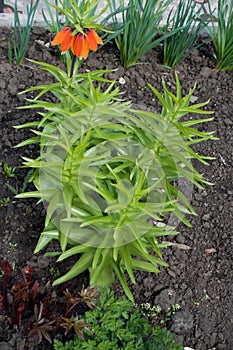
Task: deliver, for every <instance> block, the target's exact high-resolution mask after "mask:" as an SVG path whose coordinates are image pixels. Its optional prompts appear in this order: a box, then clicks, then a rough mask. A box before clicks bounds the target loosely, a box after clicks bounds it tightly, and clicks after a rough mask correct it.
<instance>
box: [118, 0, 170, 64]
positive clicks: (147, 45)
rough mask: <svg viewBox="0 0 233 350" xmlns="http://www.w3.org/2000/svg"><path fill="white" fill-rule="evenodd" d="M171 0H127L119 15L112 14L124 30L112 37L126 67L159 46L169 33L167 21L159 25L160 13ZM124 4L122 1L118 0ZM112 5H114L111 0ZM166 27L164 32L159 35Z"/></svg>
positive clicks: (161, 13)
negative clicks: (119, 16) (120, 22)
mask: <svg viewBox="0 0 233 350" xmlns="http://www.w3.org/2000/svg"><path fill="white" fill-rule="evenodd" d="M171 1H172V0H162V1H158V0H147V1H142V0H129V3H128V7H127V8H126V10H125V11H123V12H122V18H121V20H119V19H118V18H115V22H117V21H122V22H123V23H124V30H123V34H122V35H119V36H118V37H116V39H115V41H116V44H117V47H118V49H119V51H120V59H121V63H122V65H123V66H124V68H125V69H128V68H129V67H131V66H133V65H135V64H136V63H137V61H138V59H139V58H140V57H141V56H142V55H144V54H146V53H147V52H148V51H150V50H151V49H152V48H154V47H156V46H158V45H159V44H160V43H161V42H162V41H164V39H166V38H167V37H168V36H170V35H171V34H172V32H168V30H166V29H167V28H168V25H169V23H167V24H166V25H164V26H163V25H161V19H162V16H163V14H164V12H165V10H166V9H167V7H168V5H169V4H170V3H171ZM120 4H121V5H122V6H123V5H124V1H123V0H120ZM111 8H112V10H113V11H114V10H115V9H116V8H117V4H116V1H115V0H113V1H112V3H111ZM164 30H166V34H165V35H162V33H163V31H164Z"/></svg>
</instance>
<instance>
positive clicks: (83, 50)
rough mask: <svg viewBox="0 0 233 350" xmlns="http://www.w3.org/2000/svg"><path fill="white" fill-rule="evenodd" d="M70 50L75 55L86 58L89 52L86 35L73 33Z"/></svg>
mask: <svg viewBox="0 0 233 350" xmlns="http://www.w3.org/2000/svg"><path fill="white" fill-rule="evenodd" d="M71 50H72V52H73V54H74V55H75V56H77V57H83V58H87V56H88V54H89V46H88V41H87V36H86V35H83V34H80V33H78V34H76V35H74V40H73V41H72V45H71Z"/></svg>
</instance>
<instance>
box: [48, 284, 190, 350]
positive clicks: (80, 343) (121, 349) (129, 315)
mask: <svg viewBox="0 0 233 350" xmlns="http://www.w3.org/2000/svg"><path fill="white" fill-rule="evenodd" d="M85 321H86V323H88V324H89V330H88V331H84V334H85V339H81V338H80V337H78V336H76V337H75V339H74V340H70V341H67V342H66V343H62V342H61V341H59V340H56V339H55V340H54V350H82V349H83V350H84V349H86V350H93V349H95V350H103V349H104V350H182V349H183V346H182V345H181V344H174V341H173V336H172V333H171V332H170V331H168V330H167V329H166V328H161V327H156V328H154V327H152V326H151V325H150V324H149V323H148V321H147V320H146V319H144V318H142V315H141V313H140V311H139V309H135V308H134V305H133V303H132V302H131V301H129V300H126V299H125V298H124V297H120V298H116V297H115V296H114V294H113V292H111V291H110V290H109V289H105V290H102V291H101V295H100V297H99V300H98V303H97V304H96V308H94V309H93V310H90V311H87V312H86V313H85Z"/></svg>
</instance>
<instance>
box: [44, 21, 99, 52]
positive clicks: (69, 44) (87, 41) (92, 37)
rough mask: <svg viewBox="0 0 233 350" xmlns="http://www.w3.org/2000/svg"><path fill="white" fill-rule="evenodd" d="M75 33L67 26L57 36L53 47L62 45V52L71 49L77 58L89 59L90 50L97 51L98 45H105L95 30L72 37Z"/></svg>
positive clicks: (89, 29)
mask: <svg viewBox="0 0 233 350" xmlns="http://www.w3.org/2000/svg"><path fill="white" fill-rule="evenodd" d="M73 31H74V28H72V27H70V26H65V27H64V28H63V29H62V30H61V31H60V32H59V33H57V34H56V35H55V37H54V39H53V41H52V43H51V45H53V46H54V45H61V51H62V52H66V51H67V50H69V48H71V50H72V52H73V54H74V55H75V56H77V57H82V58H87V56H88V54H89V50H92V51H96V50H97V47H98V45H101V44H103V41H102V39H101V38H100V37H99V36H98V34H96V32H95V30H94V29H93V28H87V29H85V30H84V33H85V34H82V33H77V34H75V35H72V33H73Z"/></svg>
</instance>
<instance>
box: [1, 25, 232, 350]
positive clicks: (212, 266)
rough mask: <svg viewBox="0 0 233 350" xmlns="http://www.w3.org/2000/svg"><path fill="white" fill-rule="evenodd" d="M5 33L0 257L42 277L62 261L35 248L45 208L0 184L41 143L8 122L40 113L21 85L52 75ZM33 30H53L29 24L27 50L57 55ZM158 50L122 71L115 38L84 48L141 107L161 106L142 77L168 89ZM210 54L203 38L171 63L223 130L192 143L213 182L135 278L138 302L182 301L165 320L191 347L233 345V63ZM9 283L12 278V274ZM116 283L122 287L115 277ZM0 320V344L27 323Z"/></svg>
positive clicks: (6, 344)
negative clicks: (152, 268) (222, 64)
mask: <svg viewBox="0 0 233 350" xmlns="http://www.w3.org/2000/svg"><path fill="white" fill-rule="evenodd" d="M6 35H7V30H5V29H4V28H0V62H1V63H0V77H1V78H0V104H1V110H0V121H1V137H0V154H1V157H0V162H7V163H8V164H9V165H10V166H12V167H13V166H15V167H17V169H16V176H15V177H13V178H6V176H5V175H4V174H2V173H0V189H1V194H0V200H1V203H2V205H1V206H0V222H1V224H0V234H1V236H0V243H1V250H0V263H1V262H2V261H3V259H7V260H8V261H9V262H11V263H14V264H15V272H14V274H13V276H14V277H16V276H17V274H18V273H19V271H20V269H21V268H22V267H24V266H25V264H27V263H29V264H31V265H32V266H33V267H34V269H35V275H36V278H37V279H38V280H39V281H40V283H46V282H47V281H48V280H53V276H51V267H53V268H54V267H55V268H61V267H60V266H59V265H56V264H55V260H54V259H52V258H50V259H48V258H47V259H44V258H43V255H42V254H37V255H33V250H34V248H35V245H36V242H37V239H38V237H39V233H40V232H41V231H42V229H43V222H44V214H45V211H44V208H43V206H42V205H36V200H35V201H33V200H15V199H14V196H13V194H12V193H11V191H10V190H9V189H8V188H7V187H6V185H5V184H6V182H7V181H8V182H10V183H11V184H12V185H13V186H16V185H18V186H19V187H20V186H21V185H22V182H23V179H24V177H25V174H26V171H25V170H24V169H20V168H19V167H20V164H21V156H22V155H24V156H28V157H35V155H36V153H37V147H34V146H30V147H25V148H23V149H13V148H12V146H15V145H16V144H17V143H18V142H20V141H21V140H24V139H25V138H27V137H28V132H26V134H25V131H23V130H16V129H13V127H12V126H14V125H18V124H22V123H24V122H26V121H30V120H33V119H34V118H35V115H36V113H35V111H20V110H16V109H15V108H16V107H17V106H19V105H23V104H25V101H24V96H17V93H18V92H19V91H21V90H23V89H25V88H27V87H30V86H33V85H38V84H42V83H43V84H46V83H49V82H52V79H51V77H50V76H49V75H48V74H47V73H45V72H42V71H38V70H37V69H35V68H36V67H35V65H33V64H32V63H30V62H27V61H24V64H23V65H21V66H15V65H10V64H9V63H8V60H7V39H6ZM38 39H39V40H43V41H44V42H45V43H46V42H49V41H50V36H49V34H48V32H46V31H45V30H43V29H39V28H35V29H34V34H33V37H32V41H31V43H30V45H29V52H28V57H30V58H33V59H37V60H41V61H46V62H49V63H54V64H58V63H59V60H58V57H57V51H56V50H55V49H53V48H46V47H44V46H43V45H41V43H40V42H38V41H37V40H38ZM160 58H161V52H159V50H153V51H152V52H150V53H149V54H148V55H146V56H145V57H143V58H142V61H144V62H147V63H148V64H146V65H137V66H136V67H134V68H131V69H129V70H128V71H124V69H123V68H122V67H121V65H120V63H119V55H118V52H117V51H116V49H115V48H114V46H107V47H106V48H105V47H104V48H102V49H100V50H99V51H98V52H97V53H96V54H95V55H92V56H91V57H89V59H88V60H87V62H86V63H85V64H84V66H83V69H91V70H95V69H106V68H107V69H111V68H114V69H115V68H119V69H118V70H117V71H116V72H115V73H110V74H108V77H110V78H114V79H117V80H119V78H123V79H124V81H125V84H123V85H121V84H119V83H117V84H118V85H119V86H120V89H121V90H122V91H125V94H124V97H127V98H129V99H130V100H132V101H133V103H134V104H136V105H138V106H139V107H140V108H144V109H150V110H154V111H156V112H158V111H159V110H160V107H159V105H158V103H157V101H156V100H154V98H153V96H152V94H151V92H150V90H149V89H148V87H147V85H146V84H147V82H150V83H151V84H152V85H153V86H154V87H155V88H157V89H159V90H160V91H162V89H161V79H162V78H164V79H165V81H166V83H167V86H168V87H169V88H170V89H171V90H172V91H174V87H175V84H174V72H173V71H172V70H169V69H165V68H163V67H162V66H160V63H161V59H160ZM214 64H215V62H214V60H213V58H212V55H211V47H209V46H208V45H206V46H205V47H203V48H202V49H200V50H199V51H198V52H194V53H193V54H191V56H189V57H188V58H187V59H185V60H184V61H183V62H182V63H180V64H178V65H177V67H176V70H177V72H178V73H179V78H180V80H181V84H182V87H183V91H184V93H187V92H188V90H189V89H190V88H191V87H193V85H194V82H197V89H196V91H195V96H196V97H197V98H198V99H197V102H202V101H206V100H208V99H211V100H210V103H209V105H208V109H210V110H214V111H215V114H214V117H215V119H214V120H213V121H212V122H210V123H208V126H206V125H205V126H204V128H206V129H207V130H215V131H216V136H218V137H219V140H218V141H211V142H206V143H203V144H201V145H200V146H196V150H197V151H199V152H200V153H202V154H205V155H210V156H213V157H215V159H214V160H213V161H211V163H210V165H209V167H206V166H202V165H200V164H195V165H196V167H197V169H198V170H199V171H200V172H202V173H204V174H205V177H206V179H207V180H208V181H210V182H212V183H214V185H213V186H207V187H206V189H205V190H204V191H201V190H198V189H193V192H192V204H193V206H194V208H195V210H196V211H197V213H198V216H197V217H193V218H191V223H192V225H193V227H192V228H187V227H184V226H183V225H181V224H180V225H178V226H177V230H179V231H180V232H181V235H179V236H177V237H176V238H172V242H173V243H178V244H175V245H174V246H172V247H170V248H168V249H167V250H164V259H165V260H166V261H167V262H168V263H169V264H170V267H169V268H164V269H163V270H162V273H161V274H159V275H154V274H145V273H138V274H137V282H138V283H137V285H136V286H132V291H133V294H134V297H135V301H136V302H137V303H142V302H144V303H145V302H150V303H151V304H152V305H161V306H162V308H165V309H166V308H167V307H169V306H171V305H172V304H174V303H178V304H180V306H181V309H180V311H178V312H176V313H175V315H174V316H173V317H172V319H171V321H170V323H169V328H170V329H171V330H172V331H173V332H174V333H175V337H176V340H177V341H180V342H183V343H184V345H185V346H189V347H191V348H193V349H195V350H210V349H211V350H214V349H215V350H220V349H225V350H232V349H233V313H232V307H233V300H232V289H233V288H232V287H233V279H232V277H233V272H232V226H233V225H232V223H233V220H232V219H233V200H232V194H233V187H232V165H233V163H232V150H233V147H232V145H233V143H232V141H233V134H232V126H233V72H229V73H222V72H218V71H217V70H215V69H214ZM8 196H9V197H10V203H9V204H8V205H6V206H4V198H6V197H8ZM188 248H190V249H188ZM0 283H1V280H0ZM10 283H11V285H13V284H14V280H13V277H12V280H11V281H10ZM83 283H86V284H88V276H87V275H85V274H84V275H83V276H81V277H80V278H79V279H77V281H75V284H76V285H77V288H80V287H81V286H82V284H83ZM0 288H1V284H0ZM114 289H115V290H116V292H117V293H118V294H120V293H121V289H120V287H119V285H118V284H117V283H116V284H115V285H114ZM0 293H1V292H0ZM0 322H1V325H0V349H4V350H7V349H9V350H11V349H17V350H19V349H21V346H22V344H21V343H22V337H23V334H24V330H23V329H21V330H17V329H13V330H10V329H9V326H8V325H7V322H6V321H4V322H3V319H2V318H1V321H0ZM23 324H26V321H25V322H24V323H23ZM20 341H21V343H20ZM20 344H21V345H20ZM42 348H43V349H49V345H48V343H44V344H43V345H42V346H40V347H36V346H32V349H42Z"/></svg>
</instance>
